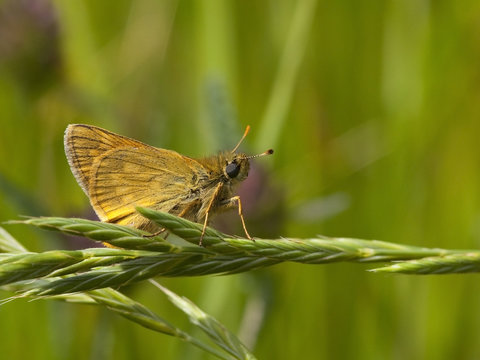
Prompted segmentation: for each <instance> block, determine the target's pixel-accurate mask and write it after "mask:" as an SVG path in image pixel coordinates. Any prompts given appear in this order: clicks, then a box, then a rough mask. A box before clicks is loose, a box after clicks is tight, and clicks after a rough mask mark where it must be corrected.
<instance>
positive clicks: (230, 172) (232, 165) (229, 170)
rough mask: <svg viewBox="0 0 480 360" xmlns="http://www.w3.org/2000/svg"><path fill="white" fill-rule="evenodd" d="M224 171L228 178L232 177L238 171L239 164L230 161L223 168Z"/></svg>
mask: <svg viewBox="0 0 480 360" xmlns="http://www.w3.org/2000/svg"><path fill="white" fill-rule="evenodd" d="M225 172H226V173H227V175H228V177H229V178H230V179H233V178H234V177H236V176H237V175H238V173H239V172H240V165H238V164H237V163H236V162H231V163H230V164H228V165H227V167H226V168H225Z"/></svg>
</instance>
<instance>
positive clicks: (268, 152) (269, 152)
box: [247, 149, 273, 159]
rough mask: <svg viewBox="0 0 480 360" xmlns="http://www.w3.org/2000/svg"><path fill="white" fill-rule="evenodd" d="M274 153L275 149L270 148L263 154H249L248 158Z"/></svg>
mask: <svg viewBox="0 0 480 360" xmlns="http://www.w3.org/2000/svg"><path fill="white" fill-rule="evenodd" d="M272 154H273V149H268V150H266V151H264V152H263V153H261V154H257V155H250V156H247V159H254V158H257V157H260V156H267V155H272Z"/></svg>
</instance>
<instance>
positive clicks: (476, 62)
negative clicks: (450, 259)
mask: <svg viewBox="0 0 480 360" xmlns="http://www.w3.org/2000/svg"><path fill="white" fill-rule="evenodd" d="M479 18H480V2H479V1H475V0H465V1H447V0H445V1H444V0H440V1H431V2H429V1H418V0H406V1H370V2H358V1H354V0H346V1H337V2H335V1H334V2H331V1H320V0H318V1H315V0H299V1H286V0H277V1H220V0H211V1H200V0H196V1H175V0H170V1H156V0H137V1H133V0H119V1H116V2H106V1H104V2H101V1H93V0H88V1H81V0H69V1H60V0H58V1H48V0H23V1H16V0H3V1H1V2H0V220H1V221H4V220H8V219H15V218H18V216H19V215H46V216H81V217H87V218H94V214H93V213H92V211H91V209H90V206H89V204H88V200H87V198H86V197H85V195H84V194H83V192H82V191H81V189H80V187H79V186H78V185H77V184H76V182H75V180H74V178H73V176H72V175H71V172H70V170H69V168H68V165H67V162H66V160H65V156H64V152H63V131H64V129H65V127H66V125H67V124H69V123H88V124H94V125H98V126H101V127H104V128H107V129H109V130H112V131H115V132H117V133H120V134H123V135H127V136H130V137H133V138H136V139H139V140H142V141H144V142H146V143H149V144H152V145H155V146H159V147H164V148H168V149H174V150H177V151H179V152H180V153H182V154H185V155H189V156H193V157H195V156H203V155H207V154H211V153H214V152H215V151H218V150H221V149H229V148H231V147H232V146H233V145H234V144H235V142H236V141H237V140H238V139H239V137H240V136H241V134H242V132H243V129H244V128H245V126H246V125H247V124H250V125H251V126H252V130H251V133H250V134H249V136H248V137H247V139H246V141H245V143H244V145H242V148H243V149H245V151H247V152H249V153H255V152H261V151H264V150H265V149H267V148H270V147H272V148H274V149H275V154H274V155H273V156H271V157H268V158H262V159H258V160H256V161H255V169H254V170H253V171H252V173H251V176H250V177H249V179H248V180H247V181H246V182H245V183H244V184H243V185H242V187H241V189H239V194H240V195H241V197H242V199H243V202H244V204H245V207H246V210H245V212H246V221H247V225H248V226H249V230H250V232H251V233H252V234H253V235H255V236H263V237H267V238H268V237H270V238H274V237H278V236H280V235H282V236H296V237H313V236H316V235H317V234H323V235H329V236H348V237H356V238H365V239H381V240H385V241H391V242H398V243H404V244H412V245H419V246H427V247H445V248H477V249H478V248H479V247H480V152H479V147H478V143H479V135H480V22H479ZM215 224H216V225H217V226H218V227H220V228H222V229H223V230H225V231H227V232H229V233H237V234H242V231H241V227H240V226H239V220H238V217H237V216H236V215H235V214H229V215H222V216H220V217H219V218H218V219H217V221H216V222H215ZM5 227H6V228H7V230H8V231H10V232H11V233H12V234H13V235H14V236H15V237H16V238H17V239H19V240H20V241H21V242H22V243H23V244H24V245H25V246H27V247H28V248H29V249H31V250H35V251H43V250H46V249H53V248H59V247H62V248H68V247H70V248H72V247H79V246H88V243H80V242H79V241H78V240H76V239H73V238H63V237H60V236H59V235H57V234H52V233H48V232H42V231H35V230H34V229H31V228H27V227H25V226H19V225H16V226H13V225H9V226H5ZM368 268H369V266H368V265H362V264H349V263H343V264H332V265H325V266H303V265H299V264H282V265H278V266H276V267H273V268H268V269H264V270H260V271H255V272H252V273H250V274H242V275H235V276H225V277H208V278H190V279H166V280H165V279H160V282H161V283H162V284H164V285H166V286H167V287H169V288H170V289H172V290H174V291H176V292H177V293H178V294H180V295H184V296H187V297H189V298H190V299H191V300H193V301H194V302H195V303H196V304H198V305H199V306H200V307H202V308H203V309H204V310H205V311H206V312H208V313H210V314H212V315H214V316H215V317H217V319H219V320H220V321H221V322H222V323H224V324H225V325H226V326H227V327H228V328H229V329H230V330H232V331H233V332H234V333H236V334H238V335H239V336H240V338H241V339H242V340H243V341H244V342H245V343H246V344H247V346H249V347H250V348H251V349H252V350H253V352H254V354H256V356H258V358H260V359H426V358H428V359H452V358H455V359H478V358H480V341H479V339H478V336H479V334H480V310H479V306H478V304H479V303H480V296H479V294H480V285H479V281H478V275H455V276H452V275H449V276H447V275H445V276H425V277H420V276H417V277H415V276H385V275H378V274H371V273H368V272H366V270H367V269H368ZM124 291H125V292H126V293H127V294H128V295H129V296H131V297H133V298H134V299H136V300H138V301H140V302H143V303H144V304H146V305H147V306H149V307H151V308H152V309H153V310H155V311H156V312H158V313H159V314H160V315H162V316H165V317H166V318H167V319H168V320H170V321H171V322H173V323H174V324H176V325H179V326H183V327H184V328H185V329H187V330H188V329H189V325H188V322H187V320H186V319H185V317H184V316H183V315H182V314H181V313H180V312H179V311H176V310H175V309H174V308H173V306H171V305H169V303H168V302H167V301H166V299H165V298H164V297H163V295H161V294H160V293H159V292H158V291H157V290H155V289H154V288H153V287H152V286H150V285H148V284H147V283H142V284H139V285H136V286H133V287H129V288H127V289H124ZM0 295H1V296H2V298H5V297H7V296H9V295H10V294H9V293H7V292H0ZM0 349H2V351H1V352H2V358H5V359H133V358H135V359H147V358H148V359H151V358H157V359H197V358H198V359H204V358H211V357H209V356H206V355H205V354H203V353H201V352H200V351H199V350H197V349H195V348H193V347H192V346H190V345H188V344H184V343H182V342H181V341H179V340H177V339H173V338H170V337H167V336H163V335H161V334H157V333H154V332H152V331H149V330H147V329H144V328H141V327H140V326H138V325H135V324H133V323H130V322H128V321H127V320H125V319H123V318H120V317H117V316H115V315H113V314H111V313H109V312H108V310H106V309H100V308H95V307H89V306H80V305H71V304H64V303H60V302H53V301H35V302H27V301H25V300H17V301H14V302H10V303H8V304H5V305H3V306H1V307H0Z"/></svg>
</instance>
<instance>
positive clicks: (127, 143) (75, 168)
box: [64, 124, 148, 195]
mask: <svg viewBox="0 0 480 360" xmlns="http://www.w3.org/2000/svg"><path fill="white" fill-rule="evenodd" d="M64 144H65V154H66V155H67V160H68V163H69V165H70V168H71V169H72V172H73V175H74V176H75V178H76V179H77V181H78V183H79V184H80V186H81V188H82V189H83V191H84V192H85V193H86V194H87V195H89V193H88V183H89V181H90V174H91V169H92V165H93V163H94V161H95V159H97V158H98V157H99V156H101V155H103V154H105V153H106V152H107V151H109V150H112V149H115V148H119V147H142V146H148V145H145V144H143V143H141V142H140V141H136V140H133V139H130V138H127V137H125V136H121V135H117V134H114V133H112V132H110V131H107V130H105V129H101V128H99V127H96V126H90V125H82V124H72V125H69V126H68V127H67V130H66V131H65V138H64Z"/></svg>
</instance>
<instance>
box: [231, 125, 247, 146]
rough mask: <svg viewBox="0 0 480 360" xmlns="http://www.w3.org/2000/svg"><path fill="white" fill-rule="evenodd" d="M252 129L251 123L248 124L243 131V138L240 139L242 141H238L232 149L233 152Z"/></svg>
mask: <svg viewBox="0 0 480 360" xmlns="http://www.w3.org/2000/svg"><path fill="white" fill-rule="evenodd" d="M249 131H250V125H247V128H246V129H245V132H244V133H243V136H242V138H241V139H240V141H239V142H238V144H237V146H235V147H234V148H233V150H232V153H234V152H235V151H237V149H238V147H239V146H240V144H241V143H242V141H243V139H245V136H247V134H248V132H249Z"/></svg>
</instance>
